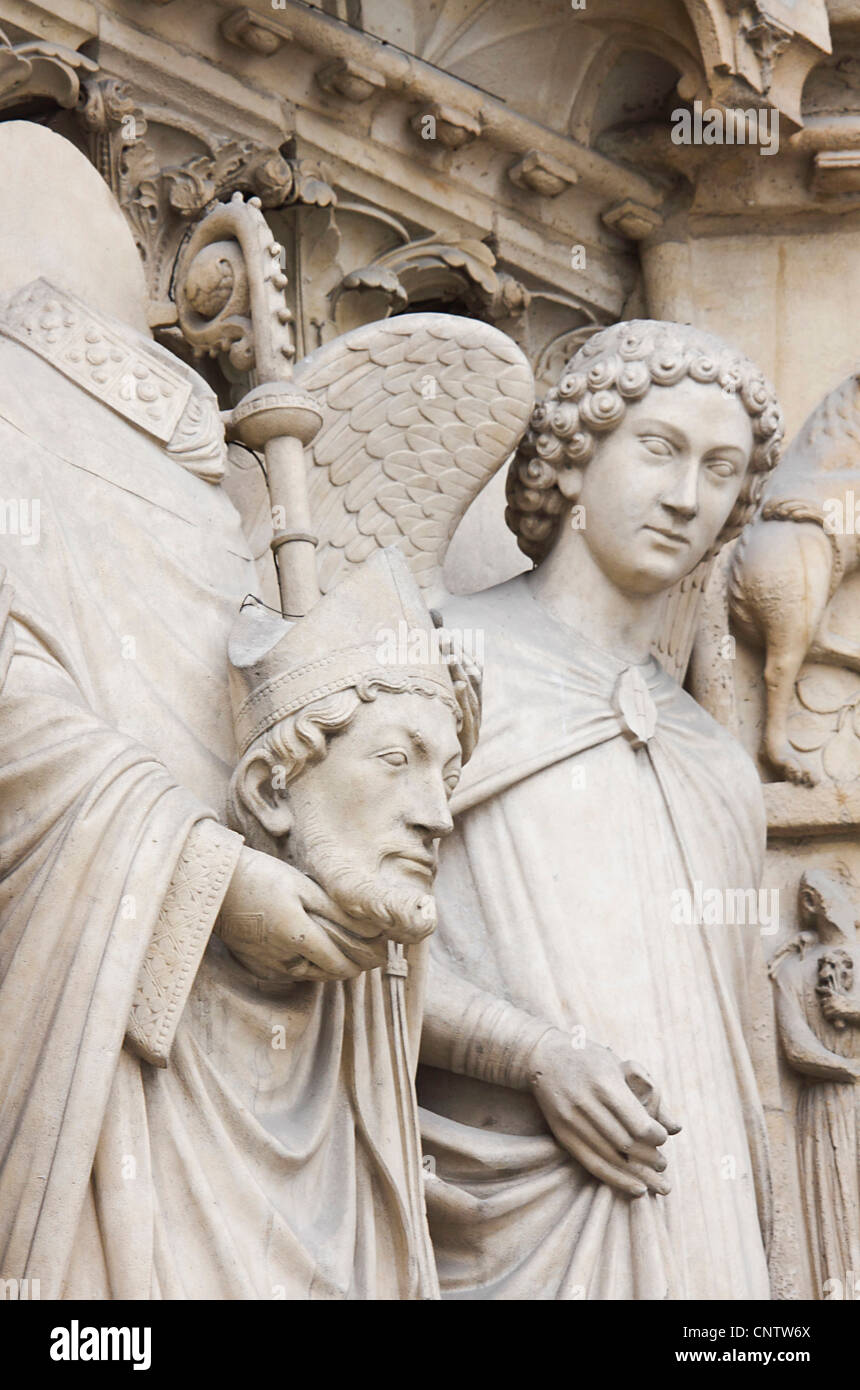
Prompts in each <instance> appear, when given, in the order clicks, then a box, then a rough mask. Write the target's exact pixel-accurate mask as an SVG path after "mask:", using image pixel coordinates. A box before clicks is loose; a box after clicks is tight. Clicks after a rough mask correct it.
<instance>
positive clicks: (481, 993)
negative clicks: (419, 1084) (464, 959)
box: [421, 960, 553, 1091]
mask: <svg viewBox="0 0 860 1390" xmlns="http://www.w3.org/2000/svg"><path fill="white" fill-rule="evenodd" d="M552 1027H553V1025H552V1024H551V1023H549V1022H548V1021H547V1020H546V1019H536V1018H534V1017H533V1016H532V1015H531V1014H527V1013H525V1012H524V1011H523V1010H522V1009H518V1008H516V1007H515V1006H514V1005H513V1004H510V1003H509V1002H508V1001H507V1000H506V999H500V998H498V997H497V996H495V995H493V994H490V993H488V992H487V991H486V990H483V989H479V988H478V987H477V986H476V985H472V984H470V983H469V982H468V980H465V979H463V977H462V976H460V975H457V974H455V973H454V971H452V970H450V969H448V968H447V967H445V966H442V965H440V964H439V963H438V961H436V960H433V961H432V962H431V966H430V977H429V981H428V987H427V995H426V999H425V1006H424V1030H423V1033H422V1035H421V1061H422V1062H424V1063H425V1064H426V1065H427V1066H431V1067H439V1068H441V1069H442V1070H444V1071H452V1072H457V1073H459V1074H460V1075H463V1076H474V1077H477V1078H478V1079H479V1080H481V1081H490V1082H494V1083H495V1084H497V1085H501V1086H510V1087H512V1088H513V1089H514V1090H520V1091H524V1090H527V1089H528V1085H529V1079H528V1078H529V1059H530V1057H531V1054H532V1052H533V1051H534V1048H535V1045H536V1043H538V1042H539V1041H540V1039H541V1038H542V1037H543V1036H544V1034H545V1033H547V1032H548V1031H549V1030H550V1029H551V1028H552Z"/></svg>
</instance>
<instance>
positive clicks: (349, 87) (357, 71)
mask: <svg viewBox="0 0 860 1390" xmlns="http://www.w3.org/2000/svg"><path fill="white" fill-rule="evenodd" d="M316 80H317V85H318V86H319V87H321V88H322V90H323V91H324V92H328V93H330V94H334V95H335V96H339V97H343V98H344V100H345V101H351V102H354V103H355V104H356V105H359V104H360V103H361V102H363V101H368V100H369V99H370V98H371V97H372V96H373V95H374V93H376V92H380V91H383V90H384V88H385V86H386V82H385V78H384V77H383V75H382V73H380V72H377V71H376V69H375V68H372V67H370V66H369V65H368V64H367V63H357V62H355V61H354V60H353V59H352V58H335V59H334V61H333V62H331V63H325V64H324V65H323V66H322V67H321V68H319V69H318V71H317V74H316Z"/></svg>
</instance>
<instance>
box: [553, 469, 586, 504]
mask: <svg viewBox="0 0 860 1390" xmlns="http://www.w3.org/2000/svg"><path fill="white" fill-rule="evenodd" d="M582 473H583V470H582V469H581V468H576V467H572V468H560V469H559V470H558V473H557V475H556V484H557V486H558V490H559V492H560V493H561V495H562V497H564V498H566V499H567V501H568V502H575V501H576V499H577V498H578V496H579V494H580V492H581V490H582Z"/></svg>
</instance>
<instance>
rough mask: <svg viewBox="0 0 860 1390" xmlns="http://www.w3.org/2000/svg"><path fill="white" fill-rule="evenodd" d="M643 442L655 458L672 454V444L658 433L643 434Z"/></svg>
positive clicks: (663, 457)
mask: <svg viewBox="0 0 860 1390" xmlns="http://www.w3.org/2000/svg"><path fill="white" fill-rule="evenodd" d="M642 443H643V444H644V445H645V448H646V449H647V450H648V453H649V454H653V455H654V457H655V458H661V459H666V458H669V457H670V456H671V453H672V446H671V444H670V443H669V441H668V440H667V439H661V438H660V436H659V435H658V434H645V435H642Z"/></svg>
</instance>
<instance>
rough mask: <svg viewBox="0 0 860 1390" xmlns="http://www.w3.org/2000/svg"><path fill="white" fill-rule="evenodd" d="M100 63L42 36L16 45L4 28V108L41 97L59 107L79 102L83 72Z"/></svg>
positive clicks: (0, 61) (0, 60) (0, 75)
mask: <svg viewBox="0 0 860 1390" xmlns="http://www.w3.org/2000/svg"><path fill="white" fill-rule="evenodd" d="M97 70H98V63H95V62H93V60H92V58H87V57H85V56H84V54H83V53H76V52H75V50H74V49H73V48H67V47H66V46H65V44H61V43H45V42H43V41H42V40H41V39H36V40H33V41H31V42H29V43H18V44H13V43H12V41H11V39H9V38H8V37H7V35H6V34H5V33H4V32H3V30H2V29H0V107H4V106H13V105H15V104H17V103H18V102H22V101H26V100H28V99H32V98H37V97H48V98H50V99H51V100H53V101H55V102H57V104H58V105H59V106H65V107H70V106H74V105H75V104H76V103H77V100H78V96H79V93H80V74H81V73H88V72H96V71H97Z"/></svg>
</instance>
